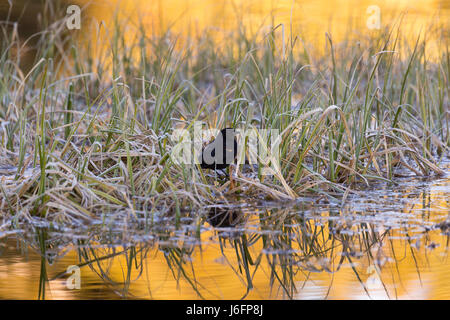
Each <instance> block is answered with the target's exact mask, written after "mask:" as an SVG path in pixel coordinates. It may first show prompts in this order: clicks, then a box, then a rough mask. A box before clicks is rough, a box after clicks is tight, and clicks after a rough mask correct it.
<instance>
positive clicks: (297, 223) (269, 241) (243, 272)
mask: <svg viewBox="0 0 450 320" xmlns="http://www.w3.org/2000/svg"><path fill="white" fill-rule="evenodd" d="M424 197H425V196H424ZM308 211H309V213H308V214H306V213H302V212H303V211H302V210H301V209H299V208H286V209H265V210H261V211H260V212H257V213H255V214H250V213H244V212H239V215H240V216H239V217H238V216H236V218H237V219H239V220H240V222H239V223H236V224H233V225H232V226H226V227H223V226H219V227H218V229H217V231H216V237H214V238H215V240H216V241H217V242H218V243H217V245H218V247H219V248H220V250H221V253H222V257H223V259H224V261H225V262H226V265H227V266H228V267H229V270H230V273H231V274H234V275H235V280H234V281H236V282H237V283H239V282H240V283H242V284H243V286H244V288H245V291H243V292H241V293H240V292H236V294H235V298H238V297H239V298H245V297H246V296H247V295H248V294H249V293H250V292H251V291H252V289H253V288H254V279H255V276H256V275H257V274H260V273H263V274H265V277H266V278H267V286H268V287H269V288H271V296H272V297H274V298H280V297H284V298H289V299H292V298H295V297H296V295H297V294H298V293H301V291H302V290H303V286H305V285H306V284H307V283H308V281H310V279H314V278H315V276H313V274H317V273H323V274H329V275H330V276H329V277H328V279H329V289H328V293H326V294H325V295H324V296H323V298H327V297H328V294H329V292H330V290H331V289H332V288H333V285H334V283H333V279H334V277H335V274H336V273H338V272H339V271H341V269H348V270H352V272H353V274H354V279H355V281H357V282H359V283H360V285H361V289H362V290H363V291H364V292H365V293H366V294H367V296H368V297H371V288H370V287H368V284H367V281H368V277H369V276H371V275H372V276H373V275H376V278H377V279H379V280H380V286H381V287H380V288H379V289H381V290H382V291H384V292H385V295H386V297H390V298H397V297H398V293H397V290H399V289H401V287H402V286H403V281H405V280H407V277H409V276H410V275H402V274H401V272H400V270H399V264H400V265H402V264H404V261H403V260H405V258H407V257H408V259H410V260H411V263H410V266H412V267H413V269H414V268H415V269H416V270H417V279H419V280H420V279H421V274H420V272H421V270H424V267H425V266H426V265H428V264H429V263H428V262H427V261H426V259H427V256H426V252H425V254H424V252H423V251H419V248H418V247H417V245H416V243H415V241H411V236H412V235H410V234H408V233H406V234H405V233H403V231H407V230H411V229H412V227H411V226H410V225H409V223H408V219H409V218H408V216H409V215H411V214H413V213H411V212H410V213H409V214H408V215H406V216H405V217H404V218H398V221H386V222H389V225H392V223H393V222H395V223H397V224H398V228H389V227H387V228H382V229H384V230H381V231H378V229H380V227H382V223H380V222H376V223H371V222H369V221H370V217H371V216H372V215H374V214H378V213H380V214H381V212H378V211H377V210H374V211H373V212H371V211H366V212H362V213H361V215H362V216H353V212H348V211H347V210H346V209H342V210H341V211H340V212H339V213H336V214H333V213H332V211H331V212H330V213H329V214H328V215H326V216H323V215H317V216H316V215H315V214H314V209H313V210H308ZM293 212H299V213H298V214H292V213H293ZM229 213H230V210H225V209H224V210H223V211H222V214H229ZM220 214H221V212H220V211H217V210H216V211H215V215H220ZM415 214H417V213H415ZM246 215H252V216H253V218H252V219H253V220H252V221H251V222H252V224H255V223H256V224H257V226H258V227H257V228H256V229H255V228H252V229H250V228H248V227H246V225H248V223H249V221H247V220H246V219H242V216H246ZM349 215H350V216H349ZM352 216H353V218H352ZM365 216H367V217H365ZM336 217H341V218H342V219H338V220H336V219H334V218H336ZM429 219H431V217H429V216H428V217H425V222H428V221H429ZM181 228H182V230H184V231H183V236H182V237H181V239H184V240H181V239H179V238H177V237H179V235H178V236H177V234H176V233H171V232H169V233H165V234H161V235H160V236H159V237H158V241H155V242H154V243H147V244H145V243H142V244H136V245H128V246H124V247H120V248H118V247H114V246H99V243H101V242H103V239H102V238H103V236H101V235H100V236H94V237H93V238H92V241H89V242H84V241H80V242H78V258H79V261H80V263H79V264H78V266H79V267H89V268H90V269H91V270H92V271H93V272H94V273H95V274H97V275H98V276H99V277H100V278H101V279H102V280H103V281H104V283H105V284H106V285H108V286H109V287H111V289H112V290H113V291H114V292H115V293H116V294H117V295H118V296H120V297H128V298H130V297H136V295H135V294H136V293H135V292H134V291H135V289H136V288H134V287H133V286H134V284H135V283H136V281H137V280H139V279H141V278H143V279H144V280H145V281H149V282H151V281H152V279H155V278H153V277H152V276H151V274H148V270H150V273H151V270H152V268H153V267H152V264H153V263H154V259H155V258H156V256H155V254H154V252H155V251H154V250H155V249H157V251H158V252H159V253H160V254H162V255H163V256H164V259H165V261H166V263H167V267H168V270H169V271H170V273H171V275H172V279H173V280H174V281H175V282H176V283H177V284H181V283H183V284H187V285H188V286H189V287H191V288H192V289H193V290H194V292H195V294H196V295H197V296H198V297H199V298H207V297H214V298H220V297H221V295H220V294H219V292H220V290H221V288H220V285H219V286H218V287H217V288H213V287H209V286H208V285H205V283H203V282H202V281H200V280H199V279H197V277H196V270H197V269H196V268H197V267H198V268H201V266H200V265H199V264H198V263H194V262H193V261H192V259H191V258H192V257H193V256H194V255H195V254H196V251H198V250H202V249H201V245H199V243H198V242H196V241H195V239H196V237H197V235H196V231H195V230H194V229H192V228H190V226H189V225H182V226H181ZM238 230H241V231H238ZM429 231H430V230H429ZM429 231H425V232H423V233H422V234H421V235H420V237H419V239H420V242H421V245H422V247H423V248H425V247H426V246H428V244H429V243H432V241H431V240H430V233H429ZM38 234H39V237H37V240H36V244H35V246H36V247H38V246H39V249H38V248H37V249H38V250H40V251H41V254H42V263H41V277H40V278H41V281H40V283H41V285H40V288H41V289H40V297H42V298H45V282H46V281H47V267H46V260H47V259H51V257H47V254H46V252H47V251H49V250H48V249H49V248H48V246H50V247H52V245H51V244H50V243H51V241H50V242H49V241H48V240H51V238H49V233H47V232H44V231H43V230H39V232H38ZM402 234H403V235H404V238H403V240H395V241H393V240H392V239H393V237H394V238H395V237H397V236H399V235H402ZM169 238H171V239H173V240H172V242H171V243H168V242H167V240H168V239H169ZM433 238H434V241H436V238H435V237H433ZM446 238H447V240H445V239H444V238H443V239H442V241H440V243H441V244H442V245H444V244H445V242H446V241H448V236H447V237H446ZM44 240H47V241H44ZM389 259H393V260H389ZM50 262H51V260H50ZM118 268H119V269H118ZM64 275H65V273H64V272H63V273H60V274H58V275H55V276H53V277H51V280H54V279H56V278H61V277H64ZM118 277H119V278H120V279H121V280H120V281H119V280H118ZM404 277H406V278H405V279H404ZM321 278H322V279H327V277H321ZM141 281H142V279H141ZM228 281H230V280H228ZM311 281H314V280H311ZM301 282H303V285H299V283H301ZM259 284H261V282H259ZM322 285H326V283H323V284H322ZM150 287H151V286H150V283H149V285H148V288H149V291H148V295H149V296H150V297H152V294H153V293H152V291H151V290H150ZM155 294H158V293H156V292H155Z"/></svg>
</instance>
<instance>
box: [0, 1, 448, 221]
mask: <svg viewBox="0 0 450 320" xmlns="http://www.w3.org/2000/svg"><path fill="white" fill-rule="evenodd" d="M48 6H50V7H51V5H50V4H49V5H48ZM54 16H55V17H57V16H58V14H57V13H54ZM46 17H48V16H46ZM51 21H53V22H51ZM44 22H45V25H44V29H43V31H42V32H40V33H38V34H36V35H34V36H33V41H28V40H27V39H22V38H21V37H20V34H18V31H17V28H16V26H15V25H14V24H12V23H10V22H9V21H4V22H3V23H2V24H1V25H0V27H1V30H0V31H1V34H2V36H1V43H0V65H1V66H2V68H1V70H0V72H1V74H0V83H1V86H0V121H1V139H2V140H1V149H0V163H1V166H2V167H3V168H4V169H5V170H7V169H8V168H9V169H8V170H10V174H4V175H3V176H2V177H1V178H0V179H1V202H0V206H1V210H2V213H3V214H8V215H12V216H14V219H17V220H19V219H22V218H25V219H27V217H29V216H40V217H45V218H46V219H48V220H49V221H54V222H58V223H59V222H61V223H88V222H90V221H92V220H93V219H98V218H101V219H104V217H105V216H108V215H114V214H116V213H117V212H126V213H127V215H129V216H132V217H137V216H145V217H147V218H148V221H149V225H152V224H153V223H154V222H155V221H157V220H160V219H161V217H164V216H166V217H171V218H173V220H171V221H173V223H174V225H175V226H179V224H180V221H181V219H182V218H183V217H190V216H192V215H193V214H194V215H195V212H196V210H197V209H199V208H203V207H205V206H207V205H213V204H216V203H232V202H234V201H237V200H245V201H254V200H286V199H288V200H289V199H295V198H296V197H299V196H303V195H305V194H319V195H321V196H323V197H325V198H328V199H336V198H341V199H344V200H345V198H346V197H347V196H348V195H349V194H351V193H357V192H358V190H361V189H363V188H364V187H365V186H369V185H370V184H371V183H373V182H374V181H377V180H383V181H390V182H393V183H395V179H396V177H397V176H399V175H403V174H405V170H406V171H408V172H409V173H411V174H415V175H421V176H430V175H440V174H442V173H443V170H442V169H441V168H440V166H439V163H440V161H441V159H442V158H445V157H448V148H449V124H448V119H449V114H448V105H449V98H448V92H449V91H448V81H449V71H450V65H449V60H450V58H449V51H448V38H446V36H445V29H443V30H441V29H439V28H437V29H436V30H434V31H432V30H431V29H430V30H429V31H427V32H429V33H431V32H432V33H433V34H429V33H424V34H422V35H421V36H420V37H419V38H418V39H417V41H416V42H415V43H414V44H412V45H411V43H410V42H408V41H407V40H406V38H405V37H403V35H402V31H401V28H400V26H399V25H400V24H398V25H395V26H393V27H392V28H391V29H386V30H380V31H376V32H373V33H370V34H368V35H367V36H366V37H363V38H361V39H359V41H358V42H356V41H353V40H352V39H350V38H349V39H348V41H346V42H345V43H340V44H338V43H334V42H333V40H332V36H331V35H327V39H328V45H327V48H326V54H325V55H321V56H318V55H315V54H314V52H308V50H307V49H306V46H304V45H303V44H302V41H301V38H300V37H295V36H294V35H292V36H290V37H289V38H288V40H286V39H281V33H280V26H275V27H274V28H273V29H272V31H270V32H267V31H263V30H262V29H261V31H259V32H258V33H257V34H255V35H248V32H246V30H242V27H241V28H237V31H236V32H235V33H233V34H231V35H230V36H229V37H225V38H224V39H223V40H221V42H220V43H215V39H214V38H213V37H212V35H211V34H209V33H208V32H207V31H205V32H204V33H202V34H201V35H199V36H192V37H191V38H189V39H182V38H181V37H180V36H177V35H173V34H171V33H170V32H169V31H167V32H166V33H162V34H159V35H155V34H149V33H148V32H146V29H145V27H144V26H143V25H138V26H137V27H136V26H133V25H130V24H126V23H125V22H124V21H120V20H118V19H116V21H115V23H114V25H113V26H112V27H110V28H111V29H108V28H107V27H105V26H104V25H101V26H99V25H98V24H97V26H96V25H95V24H89V23H85V24H83V28H85V29H84V31H83V33H86V34H90V36H91V38H88V39H86V38H82V37H79V36H78V35H75V33H74V32H70V31H68V30H67V29H66V28H65V24H64V20H58V19H56V18H55V19H49V18H47V19H44ZM130 28H134V29H133V30H132V32H130ZM431 37H433V39H437V42H438V43H439V51H438V52H437V53H438V55H437V58H436V59H433V60H431V59H429V58H428V52H427V40H426V39H429V38H431ZM31 49H33V50H34V51H35V55H34V62H33V63H32V67H31V68H29V69H28V70H25V71H24V70H23V69H22V68H21V66H22V64H23V63H22V61H21V57H22V56H23V53H24V52H25V51H26V50H31ZM194 121H202V122H203V123H204V124H205V127H207V128H222V127H225V126H228V127H239V128H243V129H249V128H260V129H278V130H280V132H281V134H282V140H281V145H280V159H281V163H280V165H279V167H278V168H277V170H276V171H275V172H274V174H273V175H272V176H263V175H261V171H260V168H261V167H262V163H260V165H259V167H258V168H257V169H256V171H255V172H253V173H252V174H248V173H246V172H245V170H244V169H245V168H244V167H245V165H241V166H240V167H239V168H238V170H237V174H236V187H235V188H234V189H230V188H229V183H228V182H227V183H225V184H219V183H218V182H217V179H216V176H215V175H213V174H211V173H209V172H202V171H201V170H199V168H198V167H197V166H190V165H180V164H177V163H174V162H173V161H172V159H171V157H170V152H171V150H172V148H173V147H174V145H175V143H176V142H174V141H172V140H171V138H170V136H171V134H172V132H173V130H174V129H175V128H180V127H184V128H187V129H191V128H192V123H193V122H194ZM194 223H196V224H197V225H199V222H198V219H197V220H195V222H194Z"/></svg>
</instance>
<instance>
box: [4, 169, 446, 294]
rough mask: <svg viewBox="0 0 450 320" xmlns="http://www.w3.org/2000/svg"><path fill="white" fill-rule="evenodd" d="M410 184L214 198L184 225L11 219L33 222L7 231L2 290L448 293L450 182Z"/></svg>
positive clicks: (29, 292) (57, 292)
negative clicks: (245, 199) (230, 202)
mask: <svg viewBox="0 0 450 320" xmlns="http://www.w3.org/2000/svg"><path fill="white" fill-rule="evenodd" d="M401 182H402V183H401V184H400V186H387V185H379V186H377V190H373V192H370V193H365V194H364V195H360V196H355V197H354V198H349V199H347V200H346V203H345V204H344V205H341V204H340V203H338V202H336V203H334V202H333V201H325V202H326V203H321V202H323V200H321V201H316V200H317V199H303V200H299V201H298V202H297V203H295V204H290V205H289V206H286V207H285V208H279V207H278V208H276V207H273V206H269V205H267V204H261V205H256V206H246V205H245V204H244V205H242V206H241V207H238V208H236V207H227V206H225V205H224V206H221V207H213V208H208V209H206V210H205V212H201V213H199V215H198V216H199V219H198V220H196V219H192V218H187V217H185V218H182V219H181V223H180V225H179V227H178V228H177V227H176V226H174V225H173V224H171V223H161V221H158V222H155V221H156V220H154V222H153V223H150V224H145V223H143V221H144V220H145V219H146V218H145V217H144V216H138V219H137V220H136V221H128V223H127V221H123V220H122V221H121V222H118V221H116V222H115V223H112V222H111V223H109V224H108V225H109V227H106V224H105V223H103V225H102V224H99V225H98V226H95V227H93V226H92V225H90V226H78V227H77V228H75V229H74V230H67V229H59V227H58V226H55V225H54V226H45V225H44V224H43V222H42V221H39V220H37V219H34V220H33V221H32V223H31V224H30V223H29V222H28V223H27V224H26V225H27V226H28V227H26V228H25V224H23V223H19V222H13V223H19V224H21V225H22V226H23V227H24V228H23V229H22V231H21V232H16V233H15V234H5V233H4V232H5V231H6V229H5V228H2V229H1V230H2V231H1V232H2V233H0V235H1V237H2V239H1V247H0V248H1V249H0V282H1V285H0V298H3V299H4V298H30V299H35V298H46V299H52V298H53V299H54V298H56V299H77V298H102V299H109V298H111V299H112V298H122V297H126V298H153V299H186V298H190V299H199V298H200V299H201V298H203V299H211V298H214V299H231V298H234V299H236V298H251V299H261V298H264V299H272V298H273V299H307V298H320V299H323V298H328V299H334V298H339V299H342V298H345V299H351V298H358V299H360V298H381V299H385V298H387V299H403V298H427V299H430V298H433V299H445V298H449V297H450V287H449V284H450V281H449V280H450V268H449V261H448V258H447V253H448V244H449V223H450V222H449V221H450V220H449V215H448V212H449V210H448V209H449V203H448V199H449V193H450V191H449V180H448V178H445V179H441V180H438V181H435V182H430V181H419V180H408V179H404V180H403V181H401ZM130 219H131V220H133V219H134V218H130ZM8 223H9V222H6V221H4V222H3V223H2V225H3V226H5V225H6V224H8ZM131 225H134V228H130V226H131ZM125 243H126V244H125ZM69 265H78V266H79V267H80V268H81V269H80V270H81V289H80V290H69V289H67V287H66V282H65V281H66V279H68V277H69V276H71V274H68V273H66V270H67V267H68V266H69Z"/></svg>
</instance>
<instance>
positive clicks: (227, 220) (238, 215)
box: [207, 207, 243, 228]
mask: <svg viewBox="0 0 450 320" xmlns="http://www.w3.org/2000/svg"><path fill="white" fill-rule="evenodd" d="M242 217H243V216H242V212H241V210H239V209H232V208H223V207H212V208H211V209H210V210H209V212H208V218H207V220H208V222H209V223H210V224H211V225H212V226H213V227H216V228H228V227H235V226H236V225H238V224H239V223H241V222H242V220H243V219H242Z"/></svg>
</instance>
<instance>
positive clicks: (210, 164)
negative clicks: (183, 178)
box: [200, 128, 237, 170]
mask: <svg viewBox="0 0 450 320" xmlns="http://www.w3.org/2000/svg"><path fill="white" fill-rule="evenodd" d="M236 155H237V142H236V132H235V130H234V129H232V128H225V129H222V130H221V131H220V132H219V134H218V135H217V136H216V138H215V139H214V141H213V142H211V143H210V144H208V145H207V146H206V147H205V148H203V150H202V159H201V162H200V167H202V168H203V169H213V170H223V169H226V168H227V167H228V166H229V165H230V164H231V163H232V162H234V160H235V159H236Z"/></svg>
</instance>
